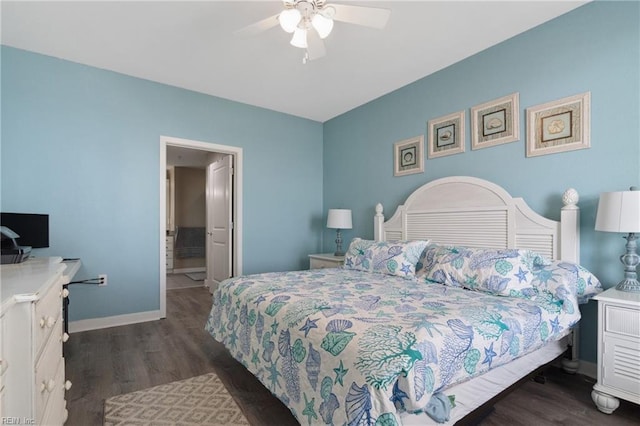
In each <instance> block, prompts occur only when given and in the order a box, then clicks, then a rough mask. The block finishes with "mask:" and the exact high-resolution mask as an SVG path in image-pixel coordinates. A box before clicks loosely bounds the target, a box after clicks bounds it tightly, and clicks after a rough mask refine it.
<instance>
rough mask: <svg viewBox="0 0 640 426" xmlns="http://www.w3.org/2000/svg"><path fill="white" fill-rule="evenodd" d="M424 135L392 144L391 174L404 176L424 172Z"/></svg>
mask: <svg viewBox="0 0 640 426" xmlns="http://www.w3.org/2000/svg"><path fill="white" fill-rule="evenodd" d="M422 145H424V137H423V136H422V135H420V136H416V137H415V138H411V139H405V140H403V141H399V142H396V143H394V144H393V175H394V176H404V175H410V174H413V173H422V172H424V154H423V152H422Z"/></svg>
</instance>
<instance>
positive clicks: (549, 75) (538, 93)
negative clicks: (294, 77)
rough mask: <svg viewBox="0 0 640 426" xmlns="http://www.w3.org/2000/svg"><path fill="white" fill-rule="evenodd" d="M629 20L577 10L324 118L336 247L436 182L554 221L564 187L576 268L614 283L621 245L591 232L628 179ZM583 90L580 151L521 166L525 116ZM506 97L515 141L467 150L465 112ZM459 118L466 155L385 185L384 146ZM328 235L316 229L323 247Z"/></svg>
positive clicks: (635, 94)
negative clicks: (514, 119) (574, 195)
mask: <svg viewBox="0 0 640 426" xmlns="http://www.w3.org/2000/svg"><path fill="white" fill-rule="evenodd" d="M639 17H640V4H639V3H638V2H606V3H603V2H595V3H590V4H587V5H585V6H583V7H580V8H578V9H576V10H574V11H572V12H570V13H568V14H566V15H564V16H561V17H559V18H557V19H555V20H553V21H550V22H548V23H546V24H544V25H541V26H539V27H536V28H534V29H532V30H530V31H528V32H526V33H524V34H521V35H519V36H517V37H514V38H512V39H510V40H507V41H506V42H504V43H501V44H499V45H496V46H494V47H492V48H490V49H487V50H485V51H483V52H481V53H479V54H477V55H475V56H473V57H470V58H468V59H466V60H464V61H461V62H459V63H456V64H454V65H452V66H450V67H448V68H446V69H444V70H442V71H440V72H438V73H436V74H433V75H430V76H428V77H425V78H423V79H421V80H419V81H417V82H415V83H413V84H410V85H408V86H405V87H403V88H401V89H398V90H396V91H394V92H392V93H390V94H388V95H386V96H383V97H381V98H378V99H377V100H375V101H372V102H370V103H368V104H366V105H363V106H361V107H359V108H356V109H354V110H352V111H350V112H348V113H345V114H343V115H341V116H339V117H337V118H335V119H333V120H330V121H328V122H326V123H325V125H324V158H325V159H324V174H323V176H324V205H325V207H326V208H330V207H334V206H335V207H345V208H351V209H352V210H353V221H354V229H353V230H351V231H345V232H344V236H345V240H346V243H347V244H348V242H349V240H350V239H351V238H352V237H354V236H362V237H366V238H372V237H373V214H374V207H375V204H376V202H382V203H383V205H384V206H385V213H386V215H387V217H390V216H391V215H392V214H393V212H394V211H395V209H396V207H397V206H398V204H401V203H402V202H403V201H404V200H405V199H406V198H407V196H408V195H409V194H411V192H413V191H414V190H415V189H416V188H418V187H420V186H421V185H423V184H424V183H426V182H428V181H431V180H433V179H436V178H440V177H444V176H452V175H468V176H476V177H479V178H483V179H487V180H490V181H493V182H496V183H498V184H499V185H501V186H503V187H504V188H505V189H506V190H507V191H509V192H510V193H511V194H512V195H514V196H520V197H523V198H524V199H525V200H527V202H528V203H529V204H530V206H531V207H532V208H533V209H534V210H536V211H537V212H539V213H541V214H543V215H545V216H548V217H551V218H553V219H555V220H559V218H560V208H561V206H562V203H561V196H562V193H563V192H564V190H565V189H566V188H569V187H573V188H576V189H577V190H578V192H579V193H580V197H581V198H580V207H581V208H582V211H581V237H582V241H581V243H582V244H581V252H582V259H581V262H582V263H583V264H584V265H585V266H586V267H587V268H588V269H590V270H591V271H592V272H594V273H595V274H596V275H597V276H598V277H599V278H600V279H601V280H602V282H603V283H604V285H605V286H606V287H610V286H612V285H614V284H615V283H617V282H618V281H620V279H621V278H622V276H623V270H622V265H621V263H620V262H619V261H618V256H619V255H620V254H622V253H623V251H624V240H622V238H620V236H619V235H615V234H606V233H602V232H595V231H594V230H593V227H594V223H595V214H596V208H597V202H598V196H599V193H600V192H605V191H621V190H626V189H628V187H629V186H630V185H638V184H639V183H640V107H639V100H640V85H639V82H640V65H639V64H640V18H639ZM425 42H428V41H425ZM586 91H591V148H590V149H586V150H580V151H573V152H566V153H560V154H554V155H546V156H540V157H532V158H527V157H526V156H525V143H524V141H525V131H526V124H525V112H524V110H525V108H526V107H530V106H534V105H537V104H541V103H545V102H549V101H553V100H556V99H559V98H563V97H566V96H570V95H574V94H578V93H582V92H586ZM513 92H519V93H520V123H521V126H520V128H521V130H520V141H519V142H514V143H509V144H504V145H499V146H496V147H491V148H486V149H481V150H476V151H472V150H471V143H470V125H469V122H470V114H469V109H470V108H471V107H472V106H474V105H477V104H480V103H483V102H486V101H490V100H492V99H496V98H498V97H501V96H504V95H507V94H509V93H513ZM460 110H465V111H466V116H465V120H466V135H467V141H466V152H465V153H462V154H455V155H452V156H448V157H441V158H435V159H426V160H425V172H424V173H422V174H414V175H409V176H403V177H394V176H393V162H392V160H393V143H394V142H396V141H399V140H402V139H406V138H410V137H413V136H416V135H420V134H423V135H425V140H426V138H427V133H428V132H427V124H426V122H427V120H429V119H432V118H436V117H440V116H442V115H445V114H448V113H451V112H456V111H460ZM425 154H426V151H425ZM425 158H426V155H425ZM354 159H357V160H355V161H354ZM334 238H335V236H334V233H332V232H331V231H325V234H324V239H323V241H324V248H325V250H326V251H330V250H332V248H333V239H334ZM596 308H597V307H596V304H595V302H590V303H589V304H588V305H586V306H584V307H583V314H584V320H583V332H582V338H583V339H582V345H581V350H582V354H581V357H582V358H583V359H586V360H589V361H592V362H595V360H596V343H595V336H596Z"/></svg>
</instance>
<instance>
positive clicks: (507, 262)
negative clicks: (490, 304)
mask: <svg viewBox="0 0 640 426" xmlns="http://www.w3.org/2000/svg"><path fill="white" fill-rule="evenodd" d="M423 257H424V258H423V259H421V268H419V270H418V272H417V277H418V279H420V280H424V281H425V282H427V283H439V284H446V285H451V286H454V287H464V288H468V289H471V290H480V291H485V292H487V293H491V294H503V295H509V292H510V289H511V287H513V286H516V287H519V285H520V284H522V283H524V284H525V285H527V282H528V281H530V279H531V278H532V277H533V275H532V272H531V271H532V269H534V268H536V267H539V266H543V265H548V264H549V263H550V261H549V260H547V259H545V258H544V257H543V256H541V255H540V254H538V253H536V252H533V251H531V250H521V249H483V248H469V247H461V246H439V245H430V246H429V247H427V249H426V250H425V253H424V255H423ZM505 292H506V294H505Z"/></svg>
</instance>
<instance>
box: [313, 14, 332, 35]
mask: <svg viewBox="0 0 640 426" xmlns="http://www.w3.org/2000/svg"><path fill="white" fill-rule="evenodd" d="M311 25H313V28H315V29H316V31H317V32H318V35H319V36H320V38H327V36H328V35H329V34H331V30H332V29H333V19H329V18H326V17H324V16H322V15H321V14H320V13H316V14H315V15H314V16H313V19H312V20H311Z"/></svg>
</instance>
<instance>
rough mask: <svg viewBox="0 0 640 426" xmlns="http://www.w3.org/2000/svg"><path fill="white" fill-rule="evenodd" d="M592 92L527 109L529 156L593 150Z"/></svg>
mask: <svg viewBox="0 0 640 426" xmlns="http://www.w3.org/2000/svg"><path fill="white" fill-rule="evenodd" d="M590 116H591V92H585V93H581V94H579V95H575V96H569V97H568V98H563V99H559V100H557V101H553V102H548V103H546V104H542V105H537V106H534V107H531V108H527V157H535V156H537V155H546V154H555V153H556V152H564V151H574V150H576V149H585V148H589V147H591V140H590V132H591V130H590V129H591V127H590Z"/></svg>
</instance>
